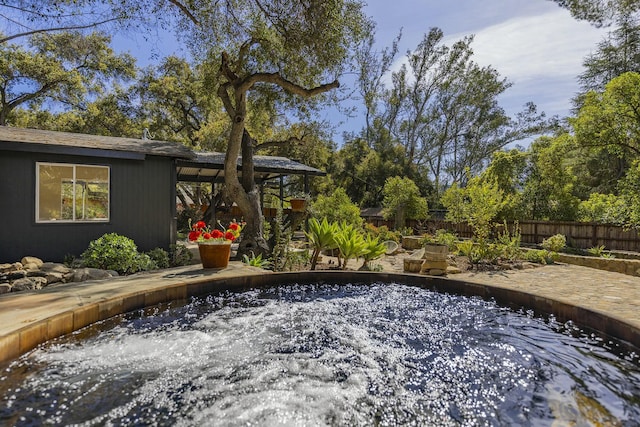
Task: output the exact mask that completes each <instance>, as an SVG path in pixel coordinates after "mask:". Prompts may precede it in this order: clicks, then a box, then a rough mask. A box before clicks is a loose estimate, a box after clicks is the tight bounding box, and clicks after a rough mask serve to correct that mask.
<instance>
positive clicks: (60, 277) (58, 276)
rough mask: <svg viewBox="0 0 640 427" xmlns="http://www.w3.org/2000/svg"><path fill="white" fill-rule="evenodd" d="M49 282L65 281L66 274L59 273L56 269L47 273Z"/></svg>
mask: <svg viewBox="0 0 640 427" xmlns="http://www.w3.org/2000/svg"><path fill="white" fill-rule="evenodd" d="M46 279H47V282H48V283H49V284H50V285H51V284H53V283H60V282H65V281H66V280H65V278H64V274H62V273H57V272H55V271H53V272H49V273H46Z"/></svg>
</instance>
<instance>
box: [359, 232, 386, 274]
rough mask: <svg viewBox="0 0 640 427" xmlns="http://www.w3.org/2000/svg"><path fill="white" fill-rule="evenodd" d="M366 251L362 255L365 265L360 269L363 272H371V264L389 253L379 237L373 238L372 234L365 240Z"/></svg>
mask: <svg viewBox="0 0 640 427" xmlns="http://www.w3.org/2000/svg"><path fill="white" fill-rule="evenodd" d="M364 249H365V251H364V253H363V254H362V255H361V256H362V258H363V259H364V263H363V264H362V267H360V269H361V270H370V269H371V266H370V265H369V263H370V262H371V261H373V260H374V259H377V258H379V257H381V256H382V255H383V254H384V253H385V252H386V251H387V247H386V246H385V245H384V244H383V243H381V242H380V240H379V239H378V238H377V237H373V236H371V235H370V234H368V235H367V237H366V238H365V239H364Z"/></svg>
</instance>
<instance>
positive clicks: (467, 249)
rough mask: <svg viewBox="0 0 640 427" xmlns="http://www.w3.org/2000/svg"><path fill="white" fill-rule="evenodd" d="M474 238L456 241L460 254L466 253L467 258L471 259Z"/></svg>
mask: <svg viewBox="0 0 640 427" xmlns="http://www.w3.org/2000/svg"><path fill="white" fill-rule="evenodd" d="M473 245H474V243H473V240H463V241H461V242H458V243H456V249H457V250H458V253H459V254H460V255H464V256H466V257H467V258H469V259H471V254H472V252H473Z"/></svg>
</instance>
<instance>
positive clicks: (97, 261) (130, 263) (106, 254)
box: [81, 233, 145, 274]
mask: <svg viewBox="0 0 640 427" xmlns="http://www.w3.org/2000/svg"><path fill="white" fill-rule="evenodd" d="M81 257H82V263H83V265H85V266H86V267H92V268H100V269H103V270H115V271H117V272H118V273H120V274H129V273H135V272H136V271H138V270H140V268H139V266H140V262H141V261H143V262H144V261H145V260H140V259H139V257H140V253H139V252H138V248H137V246H136V244H135V243H134V242H133V240H131V239H129V238H128V237H125V236H120V235H119V234H117V233H108V234H105V235H103V236H102V237H100V238H98V239H96V240H93V241H92V242H90V243H89V247H88V248H87V250H86V251H84V252H83V253H82V255H81Z"/></svg>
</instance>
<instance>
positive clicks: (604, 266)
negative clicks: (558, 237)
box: [557, 253, 640, 276]
mask: <svg viewBox="0 0 640 427" xmlns="http://www.w3.org/2000/svg"><path fill="white" fill-rule="evenodd" d="M557 260H558V261H560V262H565V263H567V264H574V265H581V266H583V267H591V268H597V269H599V270H605V271H612V272H614V273H622V274H628V275H629V276H640V260H638V259H618V258H600V257H590V256H579V255H568V254H562V253H560V254H558V258H557Z"/></svg>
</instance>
